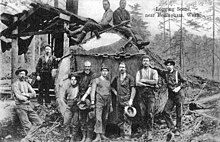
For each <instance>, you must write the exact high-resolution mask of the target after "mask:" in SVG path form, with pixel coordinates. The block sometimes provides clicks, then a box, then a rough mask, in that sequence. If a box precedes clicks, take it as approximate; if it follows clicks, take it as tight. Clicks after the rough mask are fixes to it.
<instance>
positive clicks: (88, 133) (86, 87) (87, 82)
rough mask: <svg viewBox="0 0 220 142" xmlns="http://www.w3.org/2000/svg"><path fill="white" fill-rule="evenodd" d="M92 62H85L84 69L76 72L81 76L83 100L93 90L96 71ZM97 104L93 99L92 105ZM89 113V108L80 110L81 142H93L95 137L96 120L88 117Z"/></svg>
mask: <svg viewBox="0 0 220 142" xmlns="http://www.w3.org/2000/svg"><path fill="white" fill-rule="evenodd" d="M91 67H92V64H91V62H90V61H85V62H84V70H83V71H79V72H76V74H77V75H78V76H79V98H80V99H81V101H85V100H86V98H87V97H88V96H89V94H90V92H91V85H92V80H93V79H94V78H95V73H93V72H92V71H91ZM94 104H95V100H94V99H91V105H94ZM88 113H89V111H87V110H80V111H79V115H80V117H79V118H80V120H79V122H80V125H81V126H80V127H81V131H82V135H83V137H82V140H81V142H85V141H86V142H91V141H92V137H93V130H94V123H95V122H94V120H93V119H88V120H87V118H88Z"/></svg>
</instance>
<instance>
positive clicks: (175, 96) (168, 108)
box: [163, 89, 185, 130]
mask: <svg viewBox="0 0 220 142" xmlns="http://www.w3.org/2000/svg"><path fill="white" fill-rule="evenodd" d="M184 98H185V94H184V90H183V89H181V90H180V91H179V92H177V93H175V92H173V91H172V90H169V89H168V100H167V103H166V105H165V107H164V111H163V116H164V118H165V121H166V123H167V126H168V128H170V129H171V130H172V129H174V128H175V127H174V124H173V121H172V117H171V112H172V110H173V108H174V106H176V127H177V129H179V130H180V129H181V125H182V111H183V103H184Z"/></svg>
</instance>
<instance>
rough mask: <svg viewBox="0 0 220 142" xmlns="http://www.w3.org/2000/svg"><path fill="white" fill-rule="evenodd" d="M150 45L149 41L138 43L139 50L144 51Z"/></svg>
mask: <svg viewBox="0 0 220 142" xmlns="http://www.w3.org/2000/svg"><path fill="white" fill-rule="evenodd" d="M148 44H150V42H149V41H137V47H138V49H143V48H144V47H145V46H147V45H148Z"/></svg>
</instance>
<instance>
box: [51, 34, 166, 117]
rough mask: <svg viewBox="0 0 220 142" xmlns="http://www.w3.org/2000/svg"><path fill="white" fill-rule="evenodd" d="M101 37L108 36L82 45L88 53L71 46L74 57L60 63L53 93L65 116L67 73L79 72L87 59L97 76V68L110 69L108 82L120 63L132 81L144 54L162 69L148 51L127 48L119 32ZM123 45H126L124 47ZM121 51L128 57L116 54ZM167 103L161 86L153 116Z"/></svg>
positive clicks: (113, 115)
mask: <svg viewBox="0 0 220 142" xmlns="http://www.w3.org/2000/svg"><path fill="white" fill-rule="evenodd" d="M104 34H105V35H107V37H105V35H101V37H102V38H101V39H98V40H96V39H91V40H90V41H87V42H86V43H85V44H82V45H81V47H83V48H84V49H87V50H83V49H80V47H74V48H75V52H74V53H75V54H73V55H68V56H66V57H65V58H63V59H62V60H61V62H60V64H59V68H58V74H57V77H56V81H55V92H56V97H57V101H58V104H59V109H60V111H61V113H62V114H63V113H64V110H65V108H66V105H65V103H64V102H63V100H62V98H63V96H64V90H65V89H66V87H67V84H68V83H69V79H66V78H67V76H68V74H69V73H70V72H71V70H73V71H79V70H82V69H83V65H84V62H85V61H87V60H89V61H91V62H92V70H93V71H94V72H96V73H99V72H100V67H101V66H102V64H105V65H106V66H108V67H109V68H110V75H109V77H110V79H111V80H112V79H113V78H114V77H115V76H116V75H118V64H119V63H120V62H122V61H123V62H125V63H126V65H127V71H128V73H129V74H131V75H132V76H133V77H134V78H135V76H136V72H137V71H138V70H139V69H140V68H141V57H142V56H143V54H148V55H149V56H153V58H152V59H153V61H152V62H154V63H155V65H156V66H160V67H161V68H164V66H163V65H162V63H161V61H160V60H158V59H157V58H156V57H155V56H154V55H150V54H151V53H150V52H148V50H143V51H139V50H138V49H137V47H136V46H135V45H134V44H131V45H130V46H129V45H127V39H126V38H124V37H122V36H121V35H120V34H118V33H104ZM112 37H115V38H116V39H115V40H114V38H113V40H112ZM117 37H118V38H117ZM106 38H108V39H106ZM111 40H112V41H111ZM106 41H108V44H106ZM110 41H111V42H110ZM124 45H127V46H125V47H124ZM123 49H124V51H125V53H126V54H127V55H128V54H129V55H131V56H125V55H123V54H120V55H118V53H120V52H121V51H122V50H123ZM76 54H78V55H76ZM134 54H135V55H134ZM116 55H118V56H116ZM72 60H74V61H72ZM137 97H138V95H136V98H135V102H134V105H136V106H135V107H139V106H138V102H137ZM114 99H115V98H114V96H113V105H114V104H115V101H116V100H114ZM166 100H167V91H166V88H165V87H162V88H160V90H159V92H158V94H157V100H156V107H155V108H156V109H155V112H156V113H159V112H161V111H162V110H163V107H164V105H165V103H166ZM116 111H117V109H116V108H115V109H114V112H113V113H112V116H111V118H112V119H111V120H112V121H115V120H117V115H116Z"/></svg>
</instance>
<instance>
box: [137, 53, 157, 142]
mask: <svg viewBox="0 0 220 142" xmlns="http://www.w3.org/2000/svg"><path fill="white" fill-rule="evenodd" d="M142 66H143V68H142V69H140V70H139V71H138V72H137V74H136V86H137V90H138V94H139V99H140V100H139V101H140V109H141V115H142V119H143V121H144V122H143V123H145V124H147V134H144V135H143V136H144V138H145V136H147V139H148V140H152V139H153V136H152V130H153V122H154V104H155V93H154V89H155V86H156V84H157V82H158V73H157V71H156V70H154V69H152V68H151V67H150V57H149V56H147V55H143V57H142ZM145 119H146V120H147V121H145Z"/></svg>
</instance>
